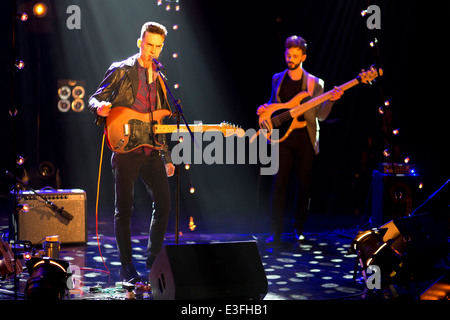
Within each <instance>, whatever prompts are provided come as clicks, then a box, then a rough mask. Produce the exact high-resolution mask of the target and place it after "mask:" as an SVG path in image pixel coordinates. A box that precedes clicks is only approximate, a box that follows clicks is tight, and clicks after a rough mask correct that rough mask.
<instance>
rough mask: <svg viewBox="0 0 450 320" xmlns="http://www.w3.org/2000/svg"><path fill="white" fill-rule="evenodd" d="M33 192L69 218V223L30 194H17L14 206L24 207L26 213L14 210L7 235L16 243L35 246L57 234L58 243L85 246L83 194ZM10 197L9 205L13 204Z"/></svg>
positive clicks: (80, 191)
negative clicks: (25, 205) (27, 242)
mask: <svg viewBox="0 0 450 320" xmlns="http://www.w3.org/2000/svg"><path fill="white" fill-rule="evenodd" d="M37 193H38V194H39V195H41V196H43V197H44V198H45V199H47V200H48V201H50V202H51V203H53V204H55V205H56V206H57V207H58V208H59V209H62V210H64V211H65V212H66V213H68V214H69V215H71V216H73V218H72V220H69V219H67V218H66V217H64V215H61V214H60V213H59V212H58V211H57V210H53V209H52V207H51V206H50V205H49V204H48V203H46V202H45V200H44V199H42V198H41V197H39V196H38V195H36V194H35V193H33V192H31V191H21V192H20V193H19V194H18V201H17V204H18V205H23V204H27V205H28V206H29V211H28V212H22V211H17V212H16V214H15V219H14V217H12V216H11V219H10V236H11V239H14V237H13V235H14V234H16V236H17V237H16V239H17V240H22V241H31V243H32V244H37V243H39V242H40V241H41V240H42V239H43V238H45V237H47V236H53V235H58V236H59V241H60V242H61V244H71V243H86V241H87V230H86V229H87V222H86V192H85V191H83V190H80V189H58V190H46V189H42V190H37ZM13 197H14V195H13V194H11V195H10V198H11V200H10V201H11V203H14V201H13V200H14V199H13Z"/></svg>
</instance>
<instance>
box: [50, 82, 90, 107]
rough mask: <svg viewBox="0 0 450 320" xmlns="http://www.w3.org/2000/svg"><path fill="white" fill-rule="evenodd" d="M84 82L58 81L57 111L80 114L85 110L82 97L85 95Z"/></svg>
mask: <svg viewBox="0 0 450 320" xmlns="http://www.w3.org/2000/svg"><path fill="white" fill-rule="evenodd" d="M85 86H86V82H85V81H84V80H58V97H59V99H60V100H59V101H58V105H57V106H58V110H59V111H60V112H68V111H69V110H70V109H72V110H73V111H74V112H81V111H83V110H84V109H85V102H84V100H83V99H84V97H85V95H86V89H85Z"/></svg>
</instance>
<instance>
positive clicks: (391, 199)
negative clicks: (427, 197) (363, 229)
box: [372, 170, 422, 227]
mask: <svg viewBox="0 0 450 320" xmlns="http://www.w3.org/2000/svg"><path fill="white" fill-rule="evenodd" d="M419 184H420V177H419V176H418V175H415V174H397V175H393V174H386V173H382V172H380V171H377V170H375V171H374V172H373V176H372V225H373V226H374V227H379V226H381V225H382V224H384V223H385V222H388V221H390V220H393V219H397V218H401V217H404V216H407V215H409V214H411V213H412V212H413V210H414V209H415V208H416V207H417V205H418V204H420V200H421V199H420V198H422V195H421V192H420V191H421V190H420V189H419Z"/></svg>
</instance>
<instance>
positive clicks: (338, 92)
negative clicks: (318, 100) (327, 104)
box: [330, 87, 344, 101]
mask: <svg viewBox="0 0 450 320" xmlns="http://www.w3.org/2000/svg"><path fill="white" fill-rule="evenodd" d="M330 93H331V95H332V97H331V98H330V101H336V100H338V99H340V98H341V97H342V95H343V94H344V91H343V90H342V89H341V88H339V87H334V89H333V90H331V91H330Z"/></svg>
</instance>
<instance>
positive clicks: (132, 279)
mask: <svg viewBox="0 0 450 320" xmlns="http://www.w3.org/2000/svg"><path fill="white" fill-rule="evenodd" d="M119 274H120V277H121V278H122V280H123V281H125V282H129V283H133V284H134V283H136V282H138V281H140V280H141V276H140V275H139V273H138V272H137V271H136V268H135V267H134V264H133V263H130V264H126V265H122V267H120V272H119Z"/></svg>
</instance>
